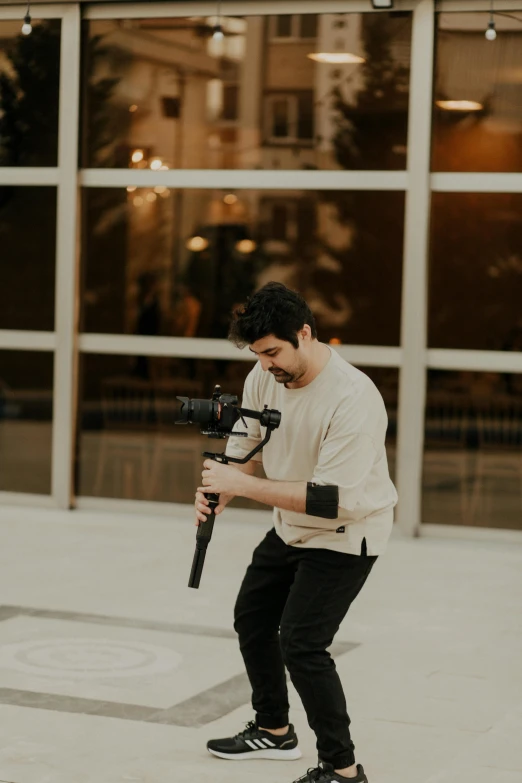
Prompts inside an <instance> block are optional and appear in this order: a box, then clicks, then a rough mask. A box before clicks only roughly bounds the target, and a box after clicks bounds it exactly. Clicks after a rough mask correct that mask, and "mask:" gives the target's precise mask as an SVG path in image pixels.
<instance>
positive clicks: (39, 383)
mask: <svg viewBox="0 0 522 783" xmlns="http://www.w3.org/2000/svg"><path fill="white" fill-rule="evenodd" d="M52 421H53V355H52V354H50V353H43V352H40V351H2V350H0V491H3V492H29V493H36V494H42V495H49V494H50V492H51V452H52V444H51V440H52Z"/></svg>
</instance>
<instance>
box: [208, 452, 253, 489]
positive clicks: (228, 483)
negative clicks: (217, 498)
mask: <svg viewBox="0 0 522 783" xmlns="http://www.w3.org/2000/svg"><path fill="white" fill-rule="evenodd" d="M203 468H204V470H203V472H202V474H201V476H202V486H201V487H198V492H214V493H216V494H217V495H221V494H223V495H241V493H242V489H243V482H244V481H245V478H246V475H245V473H244V472H243V471H242V470H238V468H236V467H235V466H233V465H223V464H221V463H220V462H216V461H215V460H213V459H206V460H205V462H204V463H203Z"/></svg>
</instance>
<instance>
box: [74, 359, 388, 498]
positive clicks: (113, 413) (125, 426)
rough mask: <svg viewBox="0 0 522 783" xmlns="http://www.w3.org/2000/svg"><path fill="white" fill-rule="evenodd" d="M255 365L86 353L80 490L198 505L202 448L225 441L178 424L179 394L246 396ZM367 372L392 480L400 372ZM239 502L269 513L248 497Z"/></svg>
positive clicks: (222, 444) (83, 361) (219, 445)
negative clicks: (380, 409)
mask: <svg viewBox="0 0 522 783" xmlns="http://www.w3.org/2000/svg"><path fill="white" fill-rule="evenodd" d="M252 367H253V362H251V361H229V360H216V361H211V360H206V359H176V358H164V357H147V356H136V357H134V356H132V357H131V356H107V355H98V354H85V355H83V356H82V358H81V378H82V383H81V392H80V393H81V398H80V409H79V433H80V434H79V441H78V460H79V461H78V472H77V481H78V483H77V493H78V494H79V495H87V496H96V497H116V498H128V499H135V500H153V501H162V502H175V503H192V502H193V500H194V493H195V490H196V488H197V487H198V486H199V482H200V479H201V470H202V462H203V457H202V456H201V454H202V452H203V451H217V452H220V451H222V450H223V448H224V447H225V441H219V440H209V439H208V438H206V437H204V436H202V435H201V433H200V427H199V425H186V426H180V425H176V424H175V422H176V420H177V419H178V417H179V408H180V404H179V402H178V401H177V400H176V397H177V396H178V395H179V396H183V397H190V398H194V397H195V398H198V399H210V397H211V396H212V391H213V389H214V385H215V384H216V383H219V384H220V385H221V387H222V390H223V392H224V393H229V394H237V395H238V397H239V400H240V401H241V395H242V391H243V384H244V381H245V378H246V376H247V374H248V373H249V372H250V370H251V369H252ZM361 369H362V371H363V372H365V373H366V374H367V375H369V376H370V377H371V378H372V380H373V381H374V383H376V385H377V386H378V388H379V390H380V391H381V394H382V395H383V397H384V400H385V403H386V407H387V410H388V415H389V427H388V438H387V452H388V460H389V463H390V472H391V474H392V477H393V475H394V471H395V436H396V419H397V380H398V371H397V370H395V369H383V368H366V367H362V368H361ZM233 505H236V506H240V507H242V508H263V509H265V510H266V506H263V505H261V504H257V503H254V502H252V501H249V500H246V499H245V498H238V499H237V500H235V501H234V503H233Z"/></svg>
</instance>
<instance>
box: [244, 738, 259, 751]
mask: <svg viewBox="0 0 522 783" xmlns="http://www.w3.org/2000/svg"><path fill="white" fill-rule="evenodd" d="M245 742H246V744H247V745H248V747H249V748H252V750H258V747H257V745H256V744H255V743H254V742H253V741H252V740H245Z"/></svg>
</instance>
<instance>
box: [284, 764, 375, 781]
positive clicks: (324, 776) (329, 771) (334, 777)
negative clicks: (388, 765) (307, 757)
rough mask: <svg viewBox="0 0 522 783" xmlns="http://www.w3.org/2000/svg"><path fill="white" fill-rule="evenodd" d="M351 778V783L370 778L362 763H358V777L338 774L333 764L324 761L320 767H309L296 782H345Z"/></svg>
mask: <svg viewBox="0 0 522 783" xmlns="http://www.w3.org/2000/svg"><path fill="white" fill-rule="evenodd" d="M347 780H349V781H350V782H351V783H368V778H367V777H366V775H365V773H364V769H363V768H362V765H361V764H357V777H355V778H346V777H344V775H338V774H337V773H336V772H334V768H333V767H332V765H331V764H327V763H326V762H324V761H322V762H321V763H320V765H319V766H318V767H315V768H314V769H309V770H308V772H306V773H305V774H304V775H303V776H302V777H300V778H298V779H297V780H295V781H294V783H345V781H347Z"/></svg>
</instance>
